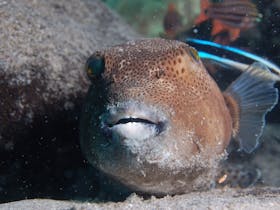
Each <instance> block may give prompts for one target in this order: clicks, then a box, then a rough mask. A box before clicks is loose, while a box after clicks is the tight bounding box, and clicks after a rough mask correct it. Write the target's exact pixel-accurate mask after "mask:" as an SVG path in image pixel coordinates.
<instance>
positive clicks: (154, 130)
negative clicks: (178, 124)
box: [100, 102, 167, 142]
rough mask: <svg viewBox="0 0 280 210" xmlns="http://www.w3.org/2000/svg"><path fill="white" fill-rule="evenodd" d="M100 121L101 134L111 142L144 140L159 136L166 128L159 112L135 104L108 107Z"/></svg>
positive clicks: (164, 119) (165, 122)
mask: <svg viewBox="0 0 280 210" xmlns="http://www.w3.org/2000/svg"><path fill="white" fill-rule="evenodd" d="M100 120H101V129H102V131H103V133H104V134H105V135H106V136H107V137H108V138H109V139H111V140H112V141H113V142H124V141H129V140H134V141H142V140H146V139H149V138H153V137H156V136H158V135H160V134H161V133H162V132H164V131H165V130H166V127H167V120H166V118H165V117H164V116H163V114H162V113H161V112H160V111H158V110H156V109H154V108H152V107H148V106H145V105H143V104H140V103H136V102H129V103H123V104H118V105H116V106H110V107H108V109H107V112H106V113H104V114H102V115H101V116H100Z"/></svg>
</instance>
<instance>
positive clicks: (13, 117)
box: [0, 0, 137, 149]
mask: <svg viewBox="0 0 280 210" xmlns="http://www.w3.org/2000/svg"><path fill="white" fill-rule="evenodd" d="M0 20H1V21H0V110H1V112H0V147H2V148H5V149H11V148H12V147H13V144H14V141H17V140H19V138H18V136H19V135H17V136H15V135H16V134H19V133H20V134H22V133H26V130H28V128H29V127H31V126H32V124H34V120H35V119H37V118H39V120H45V121H48V120H46V119H45V118H50V117H55V114H57V112H58V111H64V110H66V111H67V110H73V109H74V108H75V105H77V104H80V102H81V100H78V99H79V98H82V97H83V95H84V93H85V92H86V90H87V85H88V82H87V80H86V77H85V75H84V72H83V66H84V63H85V60H86V58H87V57H88V56H89V55H90V54H91V53H92V52H93V51H95V50H96V49H99V48H102V47H105V46H108V45H114V44H119V43H121V42H124V41H126V40H128V39H133V38H135V37H137V35H136V33H134V32H133V31H132V30H131V29H130V28H129V27H128V26H127V25H125V24H124V23H123V22H122V21H121V20H120V19H119V17H118V16H117V15H116V14H114V13H112V12H111V11H110V10H109V9H107V7H105V6H104V5H103V4H102V3H100V2H99V1H98V0H81V1H75V0H62V1H55V0H48V1H43V0H21V1H17V0H9V1H4V0H0ZM42 116H44V117H43V118H42ZM15 131H16V132H15ZM19 131H21V132H19Z"/></svg>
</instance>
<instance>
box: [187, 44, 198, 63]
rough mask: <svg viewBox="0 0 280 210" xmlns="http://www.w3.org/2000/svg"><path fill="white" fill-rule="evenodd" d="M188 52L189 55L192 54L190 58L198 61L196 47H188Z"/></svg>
mask: <svg viewBox="0 0 280 210" xmlns="http://www.w3.org/2000/svg"><path fill="white" fill-rule="evenodd" d="M189 52H190V55H191V56H192V58H193V59H194V60H195V61H196V62H199V55H198V52H197V51H196V49H194V48H193V47H190V48H189Z"/></svg>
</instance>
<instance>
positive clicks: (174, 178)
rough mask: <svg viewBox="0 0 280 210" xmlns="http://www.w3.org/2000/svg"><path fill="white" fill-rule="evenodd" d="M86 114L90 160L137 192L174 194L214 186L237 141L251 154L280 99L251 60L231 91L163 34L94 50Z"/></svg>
mask: <svg viewBox="0 0 280 210" xmlns="http://www.w3.org/2000/svg"><path fill="white" fill-rule="evenodd" d="M86 70H87V73H88V76H89V78H90V79H91V83H92V84H91V87H90V89H89V91H88V95H87V97H86V102H85V105H84V109H83V113H82V117H81V132H80V138H81V147H82V150H83V152H84V153H85V155H86V157H87V159H88V160H89V162H90V163H91V164H92V165H93V166H94V167H96V168H97V169H99V170H100V171H102V172H104V173H105V174H107V175H108V176H109V177H111V178H113V179H114V180H116V181H118V182H120V183H122V184H123V185H125V186H127V187H128V188H129V189H132V190H133V191H136V192H141V193H147V194H154V195H167V194H169V195H174V194H182V193H187V192H191V191H197V190H205V189H209V188H211V187H212V186H213V183H214V182H215V178H216V175H217V168H218V167H219V163H220V162H221V161H222V160H224V159H225V158H226V157H227V152H226V148H227V147H228V145H229V143H230V141H231V139H234V140H236V141H237V142H238V143H239V146H240V150H243V151H245V152H248V153H250V152H252V151H253V150H254V149H255V148H256V147H257V145H258V143H259V138H260V136H261V134H262V130H263V126H264V123H265V122H264V121H265V120H264V117H265V114H266V113H267V112H268V111H270V110H271V109H272V108H273V107H274V106H275V104H276V103H277V100H278V98H277V96H278V95H277V89H276V88H274V83H275V80H276V79H275V77H274V76H273V75H272V73H270V72H269V70H268V69H267V68H266V67H265V66H264V65H262V64H260V63H255V64H252V65H251V66H249V67H248V69H247V70H246V71H244V72H243V73H242V74H241V76H240V77H239V78H238V79H236V80H235V81H234V82H233V83H232V84H231V85H230V86H229V87H228V88H227V89H226V90H225V91H224V92H222V91H221V90H220V89H219V87H218V86H217V84H216V82H215V81H214V80H213V79H212V78H211V76H210V75H209V74H208V72H207V70H206V69H205V67H204V65H203V63H202V61H201V60H200V58H199V56H198V53H197V51H196V50H195V49H194V48H193V47H191V46H189V45H188V44H186V43H183V42H180V41H175V40H165V39H160V38H155V39H143V40H137V41H129V42H127V43H125V44H122V45H118V46H113V47H110V48H107V49H104V50H102V51H97V52H95V53H94V54H93V55H92V56H90V58H89V59H88V60H87V63H86Z"/></svg>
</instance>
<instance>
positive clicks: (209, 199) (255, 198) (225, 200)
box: [0, 188, 280, 210]
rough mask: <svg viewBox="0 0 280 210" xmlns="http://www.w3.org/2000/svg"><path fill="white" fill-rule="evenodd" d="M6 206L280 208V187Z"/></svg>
mask: <svg viewBox="0 0 280 210" xmlns="http://www.w3.org/2000/svg"><path fill="white" fill-rule="evenodd" d="M0 209H3V210H16V209H22V210H29V209H32V210H44V209H46V210H54V209H55V210H89V209H138V210H140V209H207V210H209V209H217V210H218V209H239V210H242V209H246V210H248V209H256V210H257V209H280V189H273V188H270V189H269V188H266V189H265V188H262V189H260V188H259V189H258V188H254V189H247V190H233V189H223V190H211V191H207V192H201V193H190V194H186V195H178V196H174V197H170V196H166V197H164V198H161V199H157V198H151V199H149V200H142V199H141V198H140V197H138V196H137V195H132V196H130V197H129V198H128V199H127V200H126V201H125V202H119V203H112V202H110V203H105V204H102V203H101V204H97V203H87V202H84V203H77V202H71V201H55V200H42V199H34V200H24V201H18V202H11V203H6V204H2V205H0Z"/></svg>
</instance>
